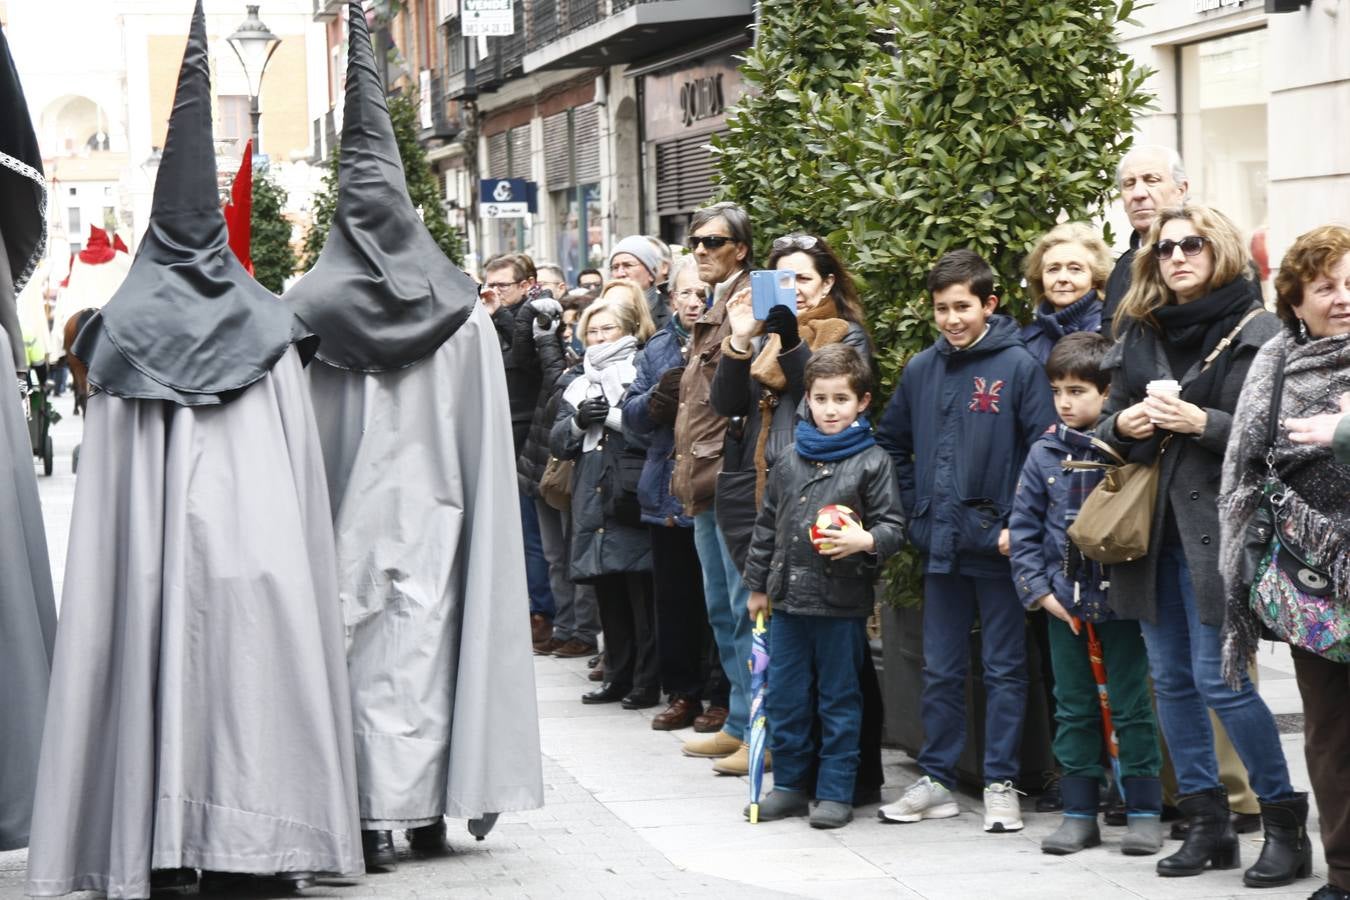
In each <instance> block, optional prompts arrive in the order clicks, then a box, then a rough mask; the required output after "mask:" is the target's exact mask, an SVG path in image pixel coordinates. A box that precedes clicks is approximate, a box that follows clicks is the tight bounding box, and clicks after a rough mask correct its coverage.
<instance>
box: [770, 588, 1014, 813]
mask: <svg viewBox="0 0 1350 900" xmlns="http://www.w3.org/2000/svg"><path fill="white" fill-rule="evenodd" d="M923 595H924V602H923V700H922V703H921V709H922V716H923V733H924V740H923V748H922V749H921V750H920V751H919V768H921V769H923V771H924V774H926V775H928V777H930V778H932V779H933V780H934V781H936V782H938V783H939V784H942V785H943V786H945V787H948V788H950V787H951V786H952V785H954V784H956V761H957V760H958V759H960V758H961V751H962V750H963V749H965V746H966V676H967V674H968V673H969V672H970V628H971V626H972V625H974V624H975V617H976V614H977V613H978V615H979V620H980V638H981V645H980V646H981V653H980V656H981V660H982V662H983V664H984V692H985V712H984V781H985V784H993V783H994V782H1003V781H1016V780H1017V776H1018V774H1019V773H1020V772H1021V769H1022V766H1021V762H1020V754H1021V748H1022V719H1023V716H1024V715H1025V714H1026V708H1027V645H1026V634H1027V633H1026V627H1027V626H1026V613H1025V611H1024V610H1023V609H1022V603H1021V601H1020V600H1018V598H1017V591H1016V590H1015V589H1014V587H1013V582H1012V577H1011V576H1009V577H1007V578H974V577H971V576H969V575H925V576H924V580H923ZM775 764H776V761H775Z"/></svg>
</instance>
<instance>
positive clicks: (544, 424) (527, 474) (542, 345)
mask: <svg viewBox="0 0 1350 900" xmlns="http://www.w3.org/2000/svg"><path fill="white" fill-rule="evenodd" d="M534 345H535V352H536V353H537V355H538V357H539V372H540V382H539V402H538V403H536V404H535V407H534V418H533V419H531V420H530V430H529V433H528V434H527V435H526V437H525V445H524V447H522V448H521V451H520V455H519V456H518V457H516V481H517V482H518V483H519V485H520V491H521V493H523V494H525V495H527V496H529V497H538V496H539V480H540V479H541V478H543V477H544V469H545V468H547V467H548V458H549V452H548V442H549V435H550V434H551V433H552V431H553V422H554V421H555V420H556V419H557V418H558V403H559V402H560V401H561V400H562V388H561V387H559V385H558V382H559V380H560V379H561V378H562V374H563V372H564V371H566V370H567V351H566V350H565V349H564V348H563V345H562V338H561V337H560V336H559V333H558V332H554V333H553V334H541V335H539V337H538V338H537V339H536V340H534Z"/></svg>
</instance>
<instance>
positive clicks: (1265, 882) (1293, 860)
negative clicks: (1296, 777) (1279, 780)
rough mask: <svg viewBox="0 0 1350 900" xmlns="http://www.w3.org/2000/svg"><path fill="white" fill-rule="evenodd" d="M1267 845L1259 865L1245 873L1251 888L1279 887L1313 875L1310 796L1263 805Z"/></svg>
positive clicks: (1296, 796) (1243, 879)
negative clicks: (1309, 832) (1310, 839)
mask: <svg viewBox="0 0 1350 900" xmlns="http://www.w3.org/2000/svg"><path fill="white" fill-rule="evenodd" d="M1261 820H1262V821H1263V822H1264V823H1265V826H1266V842H1265V845H1264V846H1262V847H1261V857H1260V858H1259V859H1257V861H1256V865H1254V866H1252V867H1251V868H1250V869H1248V870H1247V871H1245V872H1243V873H1242V883H1243V884H1245V885H1247V887H1279V886H1280V885H1284V884H1291V883H1292V882H1293V881H1294V879H1295V878H1307V877H1308V876H1309V875H1311V874H1312V844H1311V843H1310V842H1309V841H1308V829H1307V827H1306V826H1307V824H1308V795H1307V794H1290V795H1289V796H1288V797H1286V798H1285V799H1283V800H1275V801H1273V802H1271V803H1266V802H1265V801H1264V800H1263V801H1261Z"/></svg>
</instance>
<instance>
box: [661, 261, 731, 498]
mask: <svg viewBox="0 0 1350 900" xmlns="http://www.w3.org/2000/svg"><path fill="white" fill-rule="evenodd" d="M742 274H743V273H742ZM740 277H741V276H739V275H738V276H733V277H732V278H731V279H730V280H729V281H725V282H723V283H722V284H719V285H718V286H717V287H716V289H715V290H714V291H713V296H714V297H715V298H716V299H715V300H714V301H713V305H712V306H710V307H709V308H708V311H707V312H705V313H704V314H703V315H702V317H700V318H699V320H698V321H697V322H695V323H694V331H693V334H692V335H691V336H690V338H689V357H688V359H689V362H688V363H687V364H686V365H685V368H684V376H683V377H682V378H681V379H680V409H679V412H677V413H676V415H675V471H674V474H673V475H672V476H671V479H670V491H671V493H672V494H674V495H675V499H677V500H679V501H680V504H681V505H682V506H683V507H684V512H685V515H689V516H696V515H698V514H699V513H701V512H704V511H706V510H709V509H711V508H712V505H713V495H714V494H715V493H716V492H717V473H719V472H721V471H722V445H723V442H724V440H725V438H726V431H727V420H726V419H725V418H723V417H722V416H719V415H718V414H717V411H716V410H714V409H713V407H712V403H711V402H710V401H709V395H710V394H711V393H712V382H713V376H714V375H716V374H717V361H718V360H719V359H721V357H722V339H723V338H724V337H726V336H727V335H729V334H731V322H730V321H729V320H728V319H727V300H728V299H730V298H731V295H732V294H733V293H734V291H733V290H732V289H733V288H734V287H736V286H737V281H738V280H740Z"/></svg>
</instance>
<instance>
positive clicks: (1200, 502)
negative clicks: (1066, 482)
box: [1095, 295, 1280, 625]
mask: <svg viewBox="0 0 1350 900" xmlns="http://www.w3.org/2000/svg"><path fill="white" fill-rule="evenodd" d="M1253 302H1254V303H1255V302H1257V301H1256V299H1255V295H1254V297H1253ZM1279 330H1280V320H1279V319H1277V318H1276V317H1275V316H1274V315H1273V314H1271V313H1262V314H1261V315H1259V316H1257V317H1256V318H1254V319H1252V320H1251V321H1250V322H1248V323H1247V324H1246V325H1244V326H1243V328H1242V331H1240V332H1239V333H1238V336H1237V338H1236V339H1235V340H1234V341H1233V343H1232V344H1230V345H1229V346H1228V349H1227V350H1225V351H1224V352H1225V353H1231V354H1232V360H1231V365H1230V368H1229V370H1228V377H1227V378H1226V379H1224V381H1223V383H1222V384H1221V385H1220V386H1219V388H1218V397H1217V398H1216V400H1215V401H1214V406H1213V407H1210V408H1207V409H1206V410H1205V412H1206V413H1207V418H1206V422H1205V431H1204V433H1203V434H1199V435H1176V436H1175V437H1174V438H1173V439H1172V442H1171V443H1170V444H1169V445H1168V447H1167V450H1166V451H1165V452H1164V453H1163V455H1162V470H1161V471H1160V472H1159V480H1158V500H1157V504H1156V506H1155V507H1154V510H1153V526H1152V530H1151V531H1150V532H1149V551H1148V554H1147V555H1146V556H1144V557H1143V558H1141V559H1137V560H1134V561H1133V562H1127V563H1118V564H1116V565H1113V566H1112V567H1111V587H1110V590H1109V591H1108V599H1109V602H1110V604H1111V608H1112V609H1113V610H1115V612H1116V614H1117V615H1118V616H1120V617H1121V618H1124V619H1143V620H1145V621H1148V622H1153V621H1156V619H1157V610H1158V550H1159V547H1160V546H1161V541H1162V539H1163V536H1164V534H1165V532H1166V516H1167V514H1168V512H1171V514H1172V515H1173V516H1175V517H1176V523H1177V531H1178V532H1180V534H1181V544H1182V548H1183V550H1184V551H1185V554H1186V564H1187V566H1188V567H1189V568H1190V570H1191V582H1192V584H1193V586H1194V588H1195V600H1196V607H1197V610H1198V612H1199V614H1200V621H1201V622H1203V623H1204V624H1206V625H1222V624H1223V615H1224V599H1223V579H1222V578H1221V577H1220V575H1219V478H1220V476H1221V474H1222V469H1223V455H1224V451H1225V450H1226V449H1227V448H1228V433H1229V430H1230V426H1231V425H1232V423H1233V410H1234V409H1236V408H1237V402H1238V397H1239V396H1241V394H1242V383H1243V382H1244V381H1245V380H1246V378H1247V369H1248V368H1250V366H1251V364H1252V359H1253V358H1254V357H1255V356H1256V351H1257V350H1259V349H1260V348H1261V345H1262V344H1264V343H1265V342H1266V341H1268V340H1270V339H1271V338H1272V337H1274V336H1275V335H1276V334H1277V333H1278V332H1279ZM1145 341H1147V342H1150V343H1153V344H1155V347H1154V348H1153V351H1152V353H1151V354H1149V353H1141V352H1140V350H1139V345H1140V344H1141V343H1142V342H1145ZM1161 343H1162V341H1161V338H1159V336H1158V334H1157V332H1156V331H1154V330H1153V329H1152V328H1144V327H1140V326H1139V325H1137V324H1136V325H1131V326H1130V328H1129V330H1128V331H1126V332H1125V333H1124V334H1123V335H1122V336H1121V340H1120V343H1119V344H1117V345H1116V346H1115V348H1114V349H1113V350H1112V351H1111V353H1110V354H1109V355H1108V356H1107V358H1106V361H1105V363H1104V364H1103V368H1104V369H1108V370H1110V371H1111V393H1110V394H1109V395H1108V396H1107V398H1106V408H1105V409H1104V410H1103V411H1102V412H1103V415H1104V418H1103V419H1102V421H1101V422H1100V423H1099V424H1098V426H1097V430H1096V432H1095V433H1096V435H1097V437H1099V438H1101V439H1102V440H1104V441H1106V442H1107V443H1108V444H1110V445H1111V446H1112V447H1114V448H1115V450H1116V452H1117V453H1119V454H1121V455H1122V456H1126V457H1129V456H1130V451H1131V449H1132V448H1133V447H1134V444H1135V442H1134V441H1131V440H1128V439H1125V438H1122V437H1120V436H1119V435H1118V434H1116V416H1117V415H1119V414H1120V412H1121V411H1122V410H1124V409H1125V408H1126V407H1129V406H1133V405H1134V404H1136V403H1138V402H1140V401H1141V400H1143V399H1144V395H1145V393H1146V391H1145V387H1146V386H1147V384H1148V383H1149V382H1150V381H1153V380H1155V379H1162V378H1175V379H1176V380H1177V381H1180V382H1181V387H1182V390H1185V388H1186V387H1187V386H1188V385H1189V384H1191V383H1192V382H1193V381H1195V379H1196V378H1197V377H1199V374H1200V364H1199V363H1197V364H1196V365H1194V366H1192V367H1191V369H1190V371H1188V372H1184V373H1175V372H1173V371H1172V369H1171V366H1170V365H1169V364H1168V362H1167V354H1166V353H1165V352H1164V351H1163V349H1162V347H1161ZM1204 352H1205V354H1208V352H1209V349H1208V348H1206V349H1205V351H1204ZM1150 355H1151V356H1152V357H1153V358H1154V359H1156V361H1157V362H1156V364H1155V365H1154V366H1153V367H1152V368H1151V369H1145V368H1144V367H1142V366H1141V365H1140V364H1139V362H1138V360H1139V359H1140V358H1144V359H1147V358H1149V356H1150Z"/></svg>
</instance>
